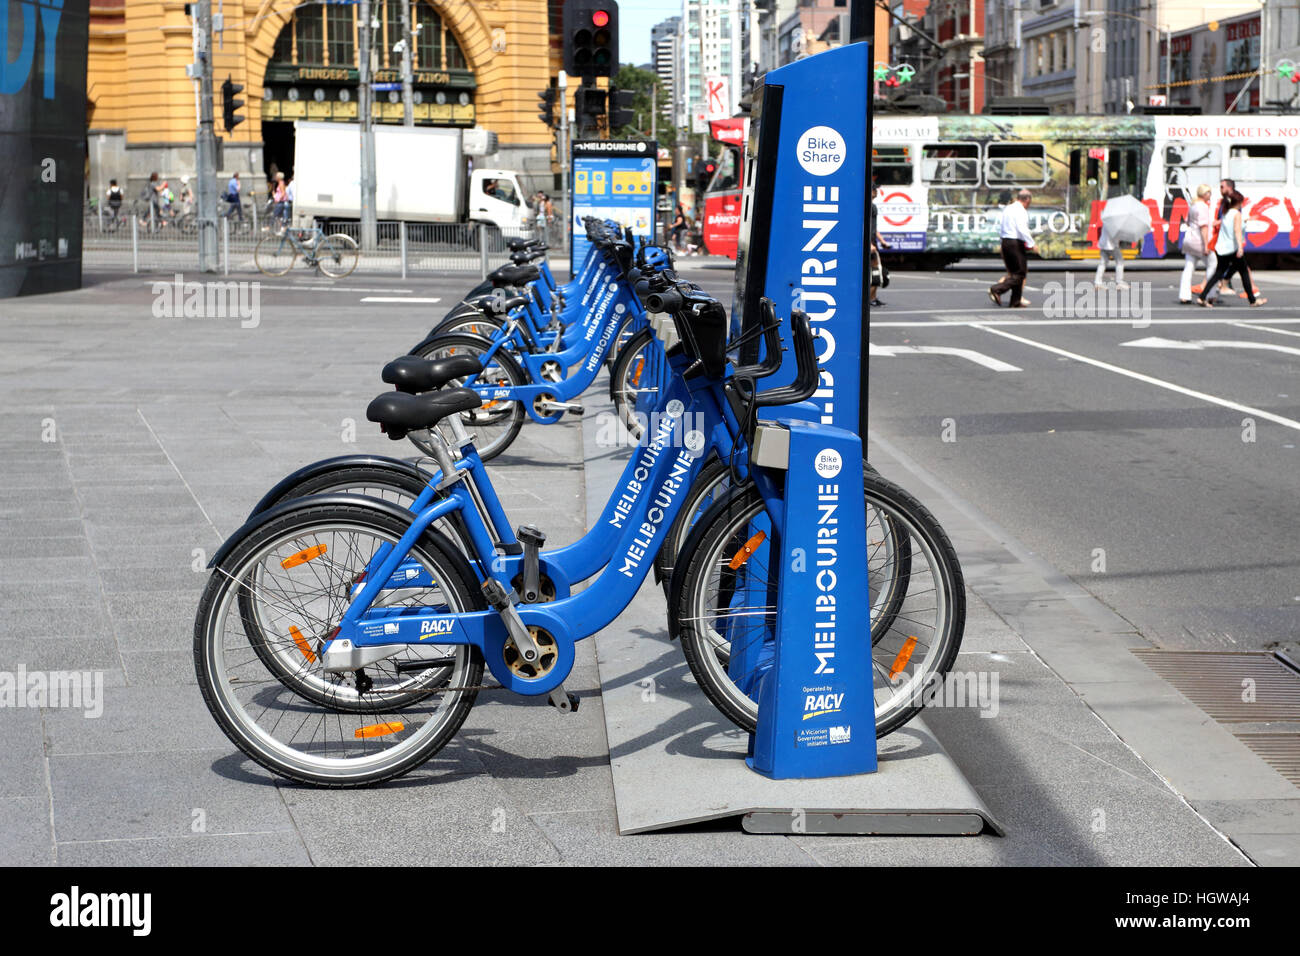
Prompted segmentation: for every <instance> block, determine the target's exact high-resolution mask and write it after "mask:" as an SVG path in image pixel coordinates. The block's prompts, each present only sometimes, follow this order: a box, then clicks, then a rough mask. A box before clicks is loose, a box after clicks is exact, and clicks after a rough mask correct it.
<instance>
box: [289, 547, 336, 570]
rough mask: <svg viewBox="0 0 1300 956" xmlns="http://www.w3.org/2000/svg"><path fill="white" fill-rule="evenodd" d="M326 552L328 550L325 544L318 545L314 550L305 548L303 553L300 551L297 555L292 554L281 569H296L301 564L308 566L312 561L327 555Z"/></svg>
mask: <svg viewBox="0 0 1300 956" xmlns="http://www.w3.org/2000/svg"><path fill="white" fill-rule="evenodd" d="M325 551H326V548H325V545H323V544H318V545H316V547H314V548H304V549H303V550H302V551H299V552H298V553H297V554H291V555H289V556H288V557H287V558H285V559H284V560H283V561H281V562H280V567H282V568H285V569H286V570H287V569H289V568H296V567H297V566H298V565H300V564H306V563H307V562H308V561H310V560H312V559H313V558H319V557H320V556H321V555H322V554H324V553H325Z"/></svg>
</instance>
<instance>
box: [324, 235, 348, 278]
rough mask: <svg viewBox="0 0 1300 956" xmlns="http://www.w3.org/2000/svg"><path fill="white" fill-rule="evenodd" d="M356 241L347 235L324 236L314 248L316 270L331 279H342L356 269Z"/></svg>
mask: <svg viewBox="0 0 1300 956" xmlns="http://www.w3.org/2000/svg"><path fill="white" fill-rule="evenodd" d="M357 258H358V253H357V241H356V240H355V239H353V238H352V237H351V236H349V235H348V234H347V233H343V232H336V233H334V234H332V235H329V236H326V237H325V238H324V239H322V240H321V241H320V245H319V246H317V247H316V268H318V269H320V271H321V272H323V273H325V275H327V276H329V277H330V278H331V279H342V278H343V277H344V276H346V275H350V274H351V273H352V270H353V269H355V268H356V267H357Z"/></svg>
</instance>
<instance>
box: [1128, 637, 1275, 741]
mask: <svg viewBox="0 0 1300 956" xmlns="http://www.w3.org/2000/svg"><path fill="white" fill-rule="evenodd" d="M1133 653H1134V654H1136V655H1137V656H1138V658H1139V659H1140V660H1141V661H1142V663H1144V664H1146V665H1147V667H1149V668H1151V670H1153V671H1155V672H1156V673H1157V674H1159V675H1160V676H1161V677H1163V678H1164V679H1165V680H1167V681H1169V683H1171V684H1173V685H1174V686H1175V687H1176V688H1178V690H1179V691H1180V692H1181V693H1182V694H1183V696H1184V697H1186V698H1187V699H1188V700H1190V701H1191V702H1192V703H1193V704H1195V705H1196V706H1197V707H1199V708H1201V710H1203V711H1205V712H1206V713H1207V714H1209V715H1210V716H1211V717H1213V718H1214V719H1215V720H1217V721H1220V722H1221V723H1225V724H1240V723H1248V724H1262V723H1267V722H1269V721H1295V722H1297V723H1300V678H1297V676H1296V675H1295V673H1294V672H1292V671H1291V670H1289V669H1288V668H1286V667H1284V666H1283V665H1282V664H1280V663H1278V661H1277V659H1276V658H1275V657H1274V656H1273V655H1272V654H1268V653H1264V652H1254V653H1251V652H1247V653H1224V652H1221V651H1162V650H1157V649H1155V648H1140V649H1139V648H1135V649H1134V651H1133ZM1247 681H1253V685H1248V684H1247V683H1246V682H1247ZM1248 689H1249V690H1250V691H1252V692H1253V697H1254V699H1253V700H1251V699H1249V695H1247V693H1246V692H1247V690H1248ZM1243 697H1247V699H1245V700H1243Z"/></svg>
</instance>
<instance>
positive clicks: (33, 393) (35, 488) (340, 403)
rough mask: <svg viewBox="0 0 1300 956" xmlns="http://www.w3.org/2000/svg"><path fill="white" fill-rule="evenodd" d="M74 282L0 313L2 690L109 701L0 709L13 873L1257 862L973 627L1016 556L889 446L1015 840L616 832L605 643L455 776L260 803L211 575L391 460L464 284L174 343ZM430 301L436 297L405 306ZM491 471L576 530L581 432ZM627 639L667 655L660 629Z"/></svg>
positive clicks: (549, 525)
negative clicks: (221, 683) (396, 366)
mask: <svg viewBox="0 0 1300 956" xmlns="http://www.w3.org/2000/svg"><path fill="white" fill-rule="evenodd" d="M91 279H92V280H94V282H95V284H92V285H89V286H88V287H87V288H85V289H83V290H81V291H78V292H74V293H67V294H60V295H53V296H45V297H38V298H29V299H21V300H10V301H7V302H6V303H5V305H4V309H3V313H2V314H0V400H3V403H4V407H5V408H6V410H7V412H8V414H7V415H6V416H5V417H4V418H3V419H0V540H3V542H4V546H3V550H2V551H0V576H2V577H3V579H4V581H5V584H6V587H5V589H4V592H3V598H2V599H0V672H8V673H11V674H12V673H15V672H17V671H19V669H25V670H26V672H28V673H31V672H36V671H53V670H69V669H75V670H90V671H93V672H95V673H97V674H102V677H103V682H104V688H103V694H102V700H101V701H100V703H102V713H99V714H98V715H96V716H91V715H90V714H88V713H86V712H85V711H84V709H51V708H44V709H41V708H27V707H5V708H0V862H3V863H9V864H31V865H42V864H54V863H58V864H63V865H87V864H150V865H175V864H190V863H194V864H198V863H205V864H225V865H242V864H301V863H314V864H322V865H329V864H370V863H386V864H422V863H429V864H433V863H440V864H447V863H461V864H490V863H516V864H573V863H626V864H635V865H668V864H691V863H695V864H766V865H816V864H856V863H880V864H886V863H887V864H891V865H898V864H920V863H929V864H996V863H1039V864H1057V863H1081V864H1105V863H1156V864H1168V865H1174V864H1178V865H1185V864H1190V863H1198V864H1210V863H1218V864H1242V865H1248V864H1249V860H1248V858H1247V857H1246V856H1245V855H1243V854H1242V853H1241V852H1240V851H1239V850H1238V849H1237V848H1236V847H1235V846H1234V845H1233V844H1232V843H1231V842H1229V840H1228V839H1227V838H1226V837H1225V835H1224V834H1223V833H1222V832H1221V829H1220V828H1217V827H1216V826H1213V825H1211V823H1210V822H1208V821H1207V819H1206V817H1205V816H1204V815H1203V814H1202V813H1201V812H1199V811H1198V810H1196V809H1194V808H1193V807H1192V806H1191V805H1190V804H1189V803H1188V801H1187V800H1185V799H1184V798H1183V797H1182V796H1181V795H1180V794H1179V793H1178V792H1176V791H1175V790H1174V788H1172V787H1171V786H1170V785H1169V783H1167V782H1166V780H1165V779H1163V778H1162V777H1161V776H1160V775H1159V774H1157V773H1155V772H1153V771H1152V769H1151V768H1150V767H1149V766H1147V764H1146V763H1145V762H1144V761H1143V759H1142V758H1141V757H1140V756H1139V755H1138V754H1137V753H1135V752H1134V751H1133V750H1132V749H1131V748H1130V747H1129V746H1127V745H1126V744H1125V743H1123V742H1122V741H1120V740H1119V739H1117V738H1116V736H1115V734H1114V733H1112V732H1111V730H1110V729H1108V727H1107V726H1106V725H1105V724H1104V723H1103V722H1102V721H1101V720H1099V719H1098V718H1097V716H1096V715H1095V714H1094V713H1093V711H1092V710H1090V709H1089V706H1088V705H1087V703H1085V701H1084V700H1083V699H1082V698H1081V696H1080V695H1079V693H1078V692H1077V689H1075V688H1072V687H1071V686H1070V685H1068V684H1067V683H1066V682H1065V681H1063V680H1062V679H1061V678H1060V677H1059V676H1058V674H1057V673H1055V672H1054V671H1053V669H1052V668H1049V667H1048V666H1047V665H1046V664H1045V663H1044V659H1043V657H1042V656H1040V655H1039V654H1038V653H1037V652H1036V651H1035V650H1034V649H1033V648H1031V647H1030V646H1028V645H1027V644H1026V642H1025V641H1024V640H1023V639H1022V634H1021V631H1020V630H1019V629H1018V628H1017V626H1016V622H1015V621H1014V620H1011V619H1008V617H1007V616H1005V615H1000V614H999V613H994V612H993V611H992V610H991V609H990V607H989V606H988V605H987V604H986V603H984V601H983V599H982V598H981V596H980V593H981V592H983V593H993V592H994V591H995V590H996V588H997V585H998V582H999V581H1003V580H1013V581H1018V582H1019V583H1020V584H1022V585H1023V584H1025V579H1024V578H1023V576H1022V577H1020V578H1017V577H1016V575H1018V574H1021V575H1022V572H1023V568H1022V567H1021V566H1020V564H1019V563H1018V559H1016V558H1015V557H1014V556H1011V557H1009V556H1007V554H1006V553H1005V552H1004V551H1003V550H999V549H1000V547H1001V546H1000V545H999V544H998V543H997V542H995V541H992V540H991V539H989V538H987V537H983V538H982V537H981V536H980V535H981V533H982V532H981V531H980V529H979V527H978V526H977V525H976V524H975V523H973V522H968V523H966V524H963V523H962V517H961V513H960V512H959V511H957V510H956V509H954V508H952V507H949V506H948V505H947V504H945V503H944V502H943V501H942V499H940V498H938V492H935V491H933V490H932V489H923V487H922V486H920V485H918V484H917V479H916V478H915V476H912V477H908V475H909V474H910V473H909V472H908V470H907V467H906V464H907V463H906V461H904V460H903V459H901V458H898V459H895V458H891V457H890V454H889V450H888V449H880V454H879V455H877V454H876V453H875V451H873V460H878V462H879V464H880V466H881V467H882V469H884V470H886V472H887V473H890V474H894V473H897V474H898V476H899V477H900V478H901V479H902V480H904V481H905V483H908V485H909V487H913V490H915V491H917V492H918V493H919V494H920V495H921V497H922V498H923V499H925V500H927V502H928V503H931V504H933V505H936V507H938V508H939V511H940V517H941V519H942V520H944V521H945V523H947V522H948V521H949V520H952V521H954V522H955V523H956V525H957V527H956V529H955V530H954V537H956V538H957V539H958V542H959V547H960V548H961V549H962V551H963V558H964V560H965V561H966V562H967V563H966V567H967V575H968V580H969V581H970V582H971V584H972V588H973V590H972V593H971V595H970V598H971V614H970V620H969V623H968V628H967V638H966V643H965V646H964V653H965V656H966V657H967V658H968V660H966V661H964V663H965V664H966V666H969V667H983V668H997V669H998V670H999V672H1000V674H1001V688H1002V697H1001V706H1000V713H999V716H998V717H997V718H995V719H983V718H981V717H980V715H979V714H978V713H977V712H976V711H974V710H960V711H958V710H952V711H940V712H935V714H934V715H933V717H932V718H931V719H930V723H931V727H932V728H933V729H934V730H935V731H936V733H938V734H940V735H941V738H942V740H943V742H944V744H945V745H946V746H947V748H948V750H949V751H950V752H953V753H954V755H957V754H958V753H959V752H960V754H961V756H960V757H959V762H960V763H961V765H962V769H963V770H964V772H965V773H966V774H967V776H968V777H969V778H970V779H971V781H972V783H973V784H974V785H975V786H976V787H977V788H978V789H979V791H980V793H981V795H982V796H983V797H984V798H985V800H986V801H987V802H988V804H989V806H990V808H991V809H992V811H993V812H994V813H995V814H996V815H997V816H998V817H999V819H1000V821H1001V822H1002V824H1003V825H1004V826H1005V827H1006V829H1007V834H1008V835H1007V836H1006V837H1004V838H998V837H993V836H981V837H975V838H964V839H934V838H931V839H901V838H893V839H874V840H873V839H864V838H817V837H808V836H799V837H781V836H751V835H746V834H743V833H742V832H741V831H740V829H739V826H738V824H737V823H736V822H734V821H731V822H726V821H724V822H720V823H716V824H711V825H708V826H702V827H692V828H690V829H688V830H686V831H683V832H675V833H663V834H650V835H642V836H635V837H623V836H619V835H618V834H617V832H616V824H615V815H614V803H613V787H612V784H611V778H610V770H609V757H608V746H607V743H606V739H605V731H604V720H603V715H602V713H601V697H600V687H599V681H598V677H597V670H596V666H595V659H594V656H593V655H594V648H593V645H592V642H586V643H585V644H584V645H582V646H581V648H580V652H579V655H578V660H577V665H576V667H575V669H574V675H573V678H572V679H571V681H570V682H569V687H570V689H571V690H574V691H576V692H577V693H578V694H579V695H580V696H581V697H582V699H583V701H582V707H581V709H580V711H579V712H578V713H577V714H575V715H572V716H570V717H561V716H560V715H558V714H557V713H556V712H554V711H553V710H551V709H550V708H548V707H546V706H545V705H544V704H541V703H539V702H535V701H524V700H521V699H518V698H511V697H506V696H504V695H503V694H500V693H492V692H488V693H485V694H484V695H482V696H481V697H480V704H479V705H478V706H477V707H476V708H475V710H474V711H473V713H472V714H471V715H470V717H469V720H468V721H467V723H466V725H465V728H464V729H463V730H462V732H461V734H460V736H459V737H458V738H457V739H456V740H455V741H454V742H453V743H452V744H451V745H450V746H448V747H447V748H446V749H445V750H444V751H443V753H442V754H440V755H439V756H438V757H437V758H436V759H435V760H433V761H431V762H430V763H429V764H427V765H426V766H425V767H423V768H421V769H419V770H417V771H416V772H413V773H412V774H410V775H409V776H407V777H405V778H403V779H402V780H400V781H397V782H395V783H393V784H390V785H388V786H385V787H382V788H379V789H375V790H366V791H348V792H335V791H316V790H312V789H309V788H305V787H299V786H295V785H288V784H284V783H282V782H280V781H278V780H277V779H274V778H272V777H271V776H269V775H268V774H266V773H264V772H263V771H261V770H260V769H259V768H257V767H256V766H255V765H253V764H252V763H251V762H249V761H247V760H245V759H243V758H242V755H240V754H239V753H238V752H236V751H235V750H234V748H233V747H232V746H231V745H230V744H229V743H228V742H227V740H226V739H225V737H224V736H223V735H222V734H221V733H220V732H219V731H218V729H217V727H216V725H215V724H214V722H213V721H212V720H211V718H210V717H209V715H208V713H207V712H206V710H205V708H204V706H203V703H202V700H201V698H200V696H199V694H198V692H197V689H196V687H195V686H194V678H193V673H192V662H191V650H190V647H191V642H192V627H193V615H194V610H195V607H196V605H197V602H198V597H199V593H200V591H201V590H202V587H203V584H204V581H205V577H206V572H205V570H204V565H205V564H206V562H207V558H208V556H210V555H211V554H212V552H213V550H214V549H215V548H216V547H217V546H218V545H219V544H220V542H221V541H222V540H223V539H224V537H225V536H226V535H228V534H229V533H230V532H231V531H233V530H234V529H235V528H236V527H238V525H239V524H240V522H241V520H242V518H243V517H244V515H245V514H246V513H247V511H248V509H249V508H250V507H251V506H252V505H253V503H254V502H256V501H257V499H258V498H259V497H260V496H261V494H262V493H263V492H264V491H266V490H267V488H269V487H270V486H271V485H272V484H273V483H274V482H275V481H276V480H277V479H279V478H280V477H282V476H283V475H285V474H286V473H288V472H289V471H291V470H293V469H294V468H296V467H298V466H300V465H302V464H305V463H307V462H310V461H313V460H316V459H320V458H325V457H329V456H332V455H336V454H341V453H347V452H353V451H372V452H378V453H384V454H393V453H397V454H405V453H406V451H407V448H406V446H405V445H394V444H393V443H391V442H389V441H387V440H386V439H384V438H383V437H382V436H381V435H380V434H379V433H378V431H377V429H376V428H375V427H374V426H372V425H370V424H369V423H367V422H365V421H364V415H363V412H364V408H365V403H366V402H367V401H368V400H369V399H370V398H371V397H372V396H373V395H374V394H376V393H377V392H379V391H381V390H382V387H381V384H380V383H379V380H378V371H379V368H380V366H381V365H382V363H383V362H385V361H386V360H388V359H389V358H391V357H393V356H394V355H397V354H400V353H401V352H403V351H405V349H407V348H409V347H410V346H411V345H412V344H414V343H415V341H417V339H418V338H419V337H420V336H421V335H422V334H423V333H424V331H425V330H426V329H427V327H428V326H429V325H430V324H431V320H432V319H433V318H435V317H436V316H437V315H440V314H441V312H442V310H444V309H445V308H446V306H447V305H449V304H450V302H451V301H452V300H453V299H454V298H455V297H456V294H457V292H458V291H461V290H463V289H464V288H465V286H466V281H465V280H464V278H463V277H448V278H446V279H443V280H437V281H430V280H421V281H419V282H405V283H403V282H398V281H396V280H382V279H374V278H365V279H358V280H356V281H353V280H345V282H344V283H335V284H325V283H320V282H315V281H312V280H295V281H285V282H282V283H265V284H264V285H263V286H261V287H260V289H259V296H260V300H259V309H260V311H259V314H258V316H257V321H256V323H255V324H254V323H253V321H252V320H251V319H246V320H244V322H243V323H242V324H241V321H240V319H239V318H184V317H167V315H166V313H167V308H166V307H165V306H166V301H165V300H166V297H167V295H168V293H166V292H165V291H164V290H161V289H158V288H155V287H154V286H152V285H151V280H149V279H146V278H142V277H139V276H125V277H102V278H100V279H98V280H96V279H95V277H91ZM729 279H730V277H729V275H723V274H721V273H720V274H719V275H718V277H717V282H718V284H719V285H721V284H723V283H725V282H727V281H729ZM719 291H721V290H719ZM428 299H441V300H442V301H441V302H429V301H417V300H428ZM367 300H370V301H367ZM390 300H395V301H390ZM182 311H183V310H182ZM160 313H162V314H160ZM245 326H246V327H245ZM493 474H494V477H495V479H496V481H497V483H498V487H499V488H500V489H501V491H502V493H503V498H504V499H505V503H506V506H507V509H508V510H509V512H510V514H511V516H512V518H513V519H514V520H515V521H517V522H519V523H523V522H531V523H535V524H537V525H539V526H540V527H542V528H543V529H545V530H546V531H547V533H548V535H549V541H550V542H551V543H554V544H561V543H564V542H567V541H571V540H573V539H575V538H576V537H577V536H579V535H580V534H581V533H582V532H583V530H584V516H585V513H586V503H585V497H584V496H585V484H584V470H583V462H582V440H581V431H580V428H579V427H578V426H577V425H576V424H565V425H561V426H556V427H551V428H541V427H537V426H526V427H525V430H524V432H523V435H522V436H521V438H520V440H519V441H518V442H517V443H516V445H515V446H514V448H513V449H512V450H511V453H510V454H509V455H507V456H504V457H503V458H502V459H500V460H499V462H498V463H497V464H496V466H495V467H494V468H493ZM1025 586H1026V588H1028V585H1025ZM1024 594H1027V595H1031V594H1032V592H1031V591H1030V590H1025V591H1024ZM1031 603H1032V602H1031ZM614 626H615V627H619V626H626V627H628V628H629V629H632V628H636V629H637V633H640V634H643V635H645V636H646V637H647V639H653V640H661V641H664V635H663V630H664V622H663V620H662V619H659V620H652V621H636V622H622V621H620V622H618V623H616V624H615V625H614ZM664 647H665V654H666V655H677V656H676V657H673V658H672V663H671V664H668V665H667V666H668V667H669V668H672V667H676V669H677V670H678V671H680V670H681V669H682V668H681V667H680V666H679V665H680V660H679V659H678V657H679V652H678V651H676V649H675V648H673V647H672V645H671V644H668V643H667V642H666V641H665V643H664ZM666 660H667V657H666ZM96 709H99V708H96ZM699 721H700V723H701V725H705V724H708V723H716V722H717V718H716V717H714V715H713V714H712V713H701V714H700V715H699ZM1242 845H1243V846H1245V847H1246V849H1247V851H1248V852H1250V853H1251V854H1252V855H1254V856H1255V858H1256V859H1257V860H1262V861H1264V862H1268V860H1265V859H1263V857H1264V854H1263V851H1262V850H1258V849H1256V850H1252V848H1251V847H1250V846H1249V845H1247V844H1246V842H1245V841H1242Z"/></svg>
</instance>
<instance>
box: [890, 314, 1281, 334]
mask: <svg viewBox="0 0 1300 956" xmlns="http://www.w3.org/2000/svg"><path fill="white" fill-rule="evenodd" d="M979 311H982V310H980V309H954V310H952V311H951V312H935V311H932V310H929V309H918V310H916V313H915V314H917V315H970V314H971V313H972V312H979ZM988 311H989V312H992V311H993V310H992V309H989V310H988ZM1152 311H1157V312H1158V311H1162V310H1159V309H1153V310H1152ZM1167 311H1174V310H1172V309H1171V310H1167ZM894 314H895V315H899V314H900V313H898V312H895V313H894ZM902 314H905V315H911V314H913V313H911V312H907V313H902ZM1268 321H1269V323H1270V324H1271V325H1300V319H1269V320H1268ZM1148 324H1150V325H1241V324H1242V323H1240V322H1236V321H1234V320H1232V319H1219V318H1195V319H1191V318H1188V319H1152V320H1151V321H1150V323H1148ZM976 325H1023V326H1026V327H1030V326H1039V325H1127V326H1130V327H1132V325H1133V320H1132V319H1131V318H1129V319H1078V318H1076V319H967V320H966V321H963V322H948V321H944V322H918V321H908V322H876V321H874V320H873V321H872V322H871V327H872V328H873V329H942V328H973V327H974V326H976ZM1272 331H1278V330H1276V329H1274V330H1272Z"/></svg>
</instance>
